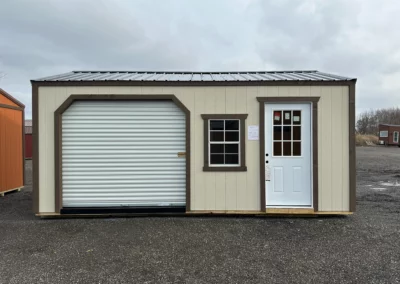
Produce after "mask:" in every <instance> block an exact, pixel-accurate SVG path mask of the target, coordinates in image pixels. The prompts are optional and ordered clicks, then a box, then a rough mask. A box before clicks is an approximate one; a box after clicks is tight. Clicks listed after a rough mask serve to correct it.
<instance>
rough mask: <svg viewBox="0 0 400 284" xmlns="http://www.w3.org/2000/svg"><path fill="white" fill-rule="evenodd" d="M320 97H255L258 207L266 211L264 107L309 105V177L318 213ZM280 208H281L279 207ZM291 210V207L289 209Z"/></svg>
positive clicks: (314, 205) (315, 209) (314, 206)
mask: <svg viewBox="0 0 400 284" xmlns="http://www.w3.org/2000/svg"><path fill="white" fill-rule="evenodd" d="M319 99H320V97H257V100H258V102H259V103H260V122H259V123H260V197H261V199H260V205H261V208H260V209H261V211H265V210H266V182H265V181H266V180H265V162H266V159H265V158H266V156H265V154H266V149H265V133H266V132H265V127H266V125H265V105H266V104H271V103H311V113H310V116H311V141H310V142H311V145H312V151H311V167H312V169H311V177H312V183H311V184H312V209H313V210H314V212H317V211H318V101H319ZM280 208H282V207H280ZM291 208H293V207H291ZM301 208H304V207H301Z"/></svg>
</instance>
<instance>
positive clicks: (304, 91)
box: [298, 86, 312, 97]
mask: <svg viewBox="0 0 400 284" xmlns="http://www.w3.org/2000/svg"><path fill="white" fill-rule="evenodd" d="M298 89H299V93H298V95H299V96H300V97H310V96H312V94H311V86H302V87H299V88H298Z"/></svg>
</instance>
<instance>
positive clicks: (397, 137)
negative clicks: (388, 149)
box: [393, 131, 399, 143]
mask: <svg viewBox="0 0 400 284" xmlns="http://www.w3.org/2000/svg"><path fill="white" fill-rule="evenodd" d="M393 142H394V143H399V132H398V131H394V132H393Z"/></svg>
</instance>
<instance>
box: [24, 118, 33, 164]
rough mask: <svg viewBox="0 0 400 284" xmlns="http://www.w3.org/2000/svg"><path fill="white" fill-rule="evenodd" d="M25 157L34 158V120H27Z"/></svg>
mask: <svg viewBox="0 0 400 284" xmlns="http://www.w3.org/2000/svg"><path fill="white" fill-rule="evenodd" d="M25 159H32V120H31V119H27V120H25Z"/></svg>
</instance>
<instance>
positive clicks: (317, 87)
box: [32, 81, 355, 215]
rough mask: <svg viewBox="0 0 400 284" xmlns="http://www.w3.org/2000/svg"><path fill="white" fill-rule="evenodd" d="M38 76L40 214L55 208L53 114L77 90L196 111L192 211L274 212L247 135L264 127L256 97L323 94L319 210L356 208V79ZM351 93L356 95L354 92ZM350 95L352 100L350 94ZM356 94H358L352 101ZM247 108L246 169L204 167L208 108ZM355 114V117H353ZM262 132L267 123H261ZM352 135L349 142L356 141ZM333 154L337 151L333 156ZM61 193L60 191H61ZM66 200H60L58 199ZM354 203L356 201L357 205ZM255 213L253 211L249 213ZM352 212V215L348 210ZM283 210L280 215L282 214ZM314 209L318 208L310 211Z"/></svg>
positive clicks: (255, 147)
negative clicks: (168, 101)
mask: <svg viewBox="0 0 400 284" xmlns="http://www.w3.org/2000/svg"><path fill="white" fill-rule="evenodd" d="M74 84H75V83H74V82H70V83H69V82H62V83H60V84H57V82H52V83H51V84H47V83H46V82H33V85H32V91H33V93H32V94H33V110H32V111H33V142H34V143H33V200H34V212H35V213H37V214H38V215H46V214H50V215H54V214H55V213H52V212H56V210H57V209H56V204H55V200H56V188H57V187H56V186H55V182H54V181H55V173H56V167H55V159H56V157H55V153H56V152H57V151H55V150H56V148H55V143H54V137H55V123H54V112H55V111H56V110H57V109H58V108H59V107H60V106H61V105H62V104H63V102H64V101H65V100H67V98H68V97H70V96H71V95H74V94H86V95H89V94H90V95H91V96H102V95H110V94H115V95H119V96H121V97H123V96H127V95H128V96H129V95H142V96H143V97H144V98H145V97H149V98H150V96H155V95H160V94H163V95H171V94H172V95H174V96H175V97H176V98H177V99H178V100H179V101H180V102H181V103H182V104H183V105H184V106H185V107H186V108H187V109H188V110H189V111H190V120H187V123H189V125H190V130H189V133H190V137H191V139H190V143H189V145H188V147H189V148H190V151H191V152H190V153H191V154H190V155H189V156H187V158H188V159H190V162H189V160H188V162H189V164H190V174H189V176H188V177H189V179H190V181H189V185H190V196H189V199H190V211H187V212H186V213H187V214H188V215H190V214H207V212H209V213H211V212H213V213H212V214H217V213H216V212H219V213H218V214H241V213H243V214H257V215H258V214H267V213H266V212H265V210H266V209H265V207H264V208H261V198H260V196H261V194H260V192H261V185H260V162H259V161H260V141H256V140H248V133H247V127H248V126H251V125H260V124H261V122H260V113H259V108H260V107H259V102H258V101H257V97H320V100H319V102H318V114H317V116H318V122H319V123H318V137H317V141H318V142H317V143H318V162H317V163H318V200H317V201H318V210H319V212H314V213H312V214H321V215H322V214H326V213H325V212H327V213H328V214H329V213H332V214H334V215H335V214H340V215H344V214H348V212H350V211H354V206H355V184H354V183H355V163H354V157H355V151H354V149H355V148H354V145H353V144H352V143H353V142H352V141H354V139H353V138H352V137H349V135H350V136H351V134H352V133H354V129H351V128H350V127H349V125H352V121H350V120H352V119H354V118H352V117H351V114H352V113H353V112H352V109H353V107H354V100H353V99H354V92H355V89H354V88H353V87H352V88H349V86H353V85H354V84H355V82H353V81H351V82H347V83H344V82H341V83H340V84H339V83H332V84H331V83H330V82H321V84H317V83H316V82H313V83H310V84H308V83H307V82H302V83H301V84H296V83H294V82H291V83H290V84H289V85H290V86H288V85H284V84H283V83H281V84H276V85H272V84H268V85H264V86H262V85H258V86H256V85H253V86H250V85H251V84H250V85H249V86H244V85H241V86H236V85H231V86H226V85H224V84H220V85H218V86H211V85H210V86H204V85H203V86H200V85H199V86H182V85H164V86H139V85H135V84H136V83H135V84H132V85H129V82H124V84H122V85H118V83H116V82H109V83H107V82H93V83H87V85H79V84H75V85H74ZM350 93H351V94H352V95H351V96H349V94H350ZM350 97H351V98H350ZM349 100H351V102H350V104H349ZM244 113H245V114H248V117H247V119H246V121H245V124H246V146H245V148H246V149H245V150H246V166H247V171H246V172H204V171H203V166H204V140H203V132H204V121H203V119H202V118H201V115H202V114H244ZM349 116H350V117H349ZM260 130H261V129H260ZM349 140H350V141H349ZM333 153H334V154H333ZM58 198H59V196H58ZM58 200H59V199H58ZM350 204H351V206H350ZM247 212H252V213H247ZM346 212H347V213H346ZM279 214H280V213H279ZM310 214H311V213H310Z"/></svg>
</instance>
